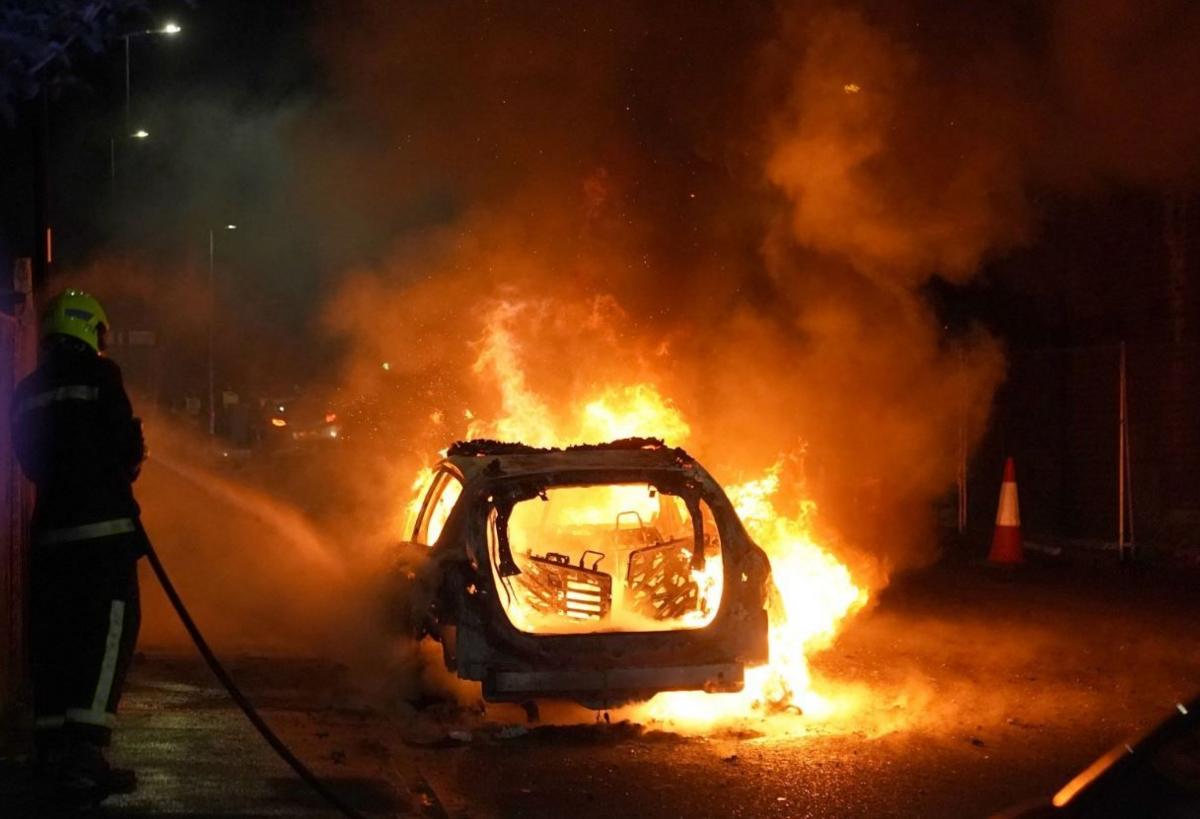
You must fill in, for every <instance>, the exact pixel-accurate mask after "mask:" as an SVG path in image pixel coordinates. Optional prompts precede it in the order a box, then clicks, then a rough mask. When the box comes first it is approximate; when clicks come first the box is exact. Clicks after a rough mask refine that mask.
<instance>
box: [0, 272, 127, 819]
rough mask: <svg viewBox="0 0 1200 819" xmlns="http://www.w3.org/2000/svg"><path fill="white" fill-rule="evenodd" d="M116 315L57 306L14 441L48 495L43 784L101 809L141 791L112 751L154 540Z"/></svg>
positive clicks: (39, 610) (35, 612)
mask: <svg viewBox="0 0 1200 819" xmlns="http://www.w3.org/2000/svg"><path fill="white" fill-rule="evenodd" d="M108 331H109V324H108V317H107V316H106V315H105V312H104V309H103V308H102V307H101V306H100V303H99V302H98V301H97V300H96V299H94V298H93V297H91V296H90V295H88V294H87V293H83V292H80V291H78V290H67V291H65V292H63V293H62V294H60V295H59V296H57V297H56V298H54V299H53V300H52V301H51V302H50V305H49V307H48V309H47V311H46V314H45V317H44V320H43V324H42V343H41V348H40V357H39V363H38V367H37V369H36V370H35V371H34V372H33V373H32V374H31V375H29V376H28V377H27V378H26V379H24V380H23V381H22V382H21V383H20V384H19V385H18V386H17V389H16V391H15V393H14V395H13V408H12V422H13V441H14V446H15V450H16V454H17V458H18V459H19V460H20V463H21V468H22V469H23V471H24V472H25V474H26V475H27V476H28V477H29V479H30V480H31V481H33V483H34V484H35V485H36V487H37V501H36V503H35V505H34V512H33V521H32V527H31V529H32V531H31V535H32V536H31V548H30V604H29V616H30V627H29V628H30V664H31V668H32V676H33V685H34V711H35V718H36V723H35V726H36V733H35V740H36V762H35V766H36V771H35V772H36V776H37V779H38V783H39V785H40V786H41V787H42V788H43V789H44V792H46V793H47V794H49V795H51V796H52V797H53V798H55V799H56V800H57V799H65V800H68V801H72V802H83V803H96V802H99V801H100V800H103V799H104V798H105V797H107V796H109V795H111V794H115V793H128V792H130V791H132V790H134V789H135V788H136V776H135V775H134V773H133V771H129V770H123V769H117V768H113V767H111V766H110V765H109V763H108V761H107V760H106V758H105V751H104V749H105V748H106V747H107V746H108V744H109V742H110V740H111V738H112V729H113V725H114V722H115V718H116V712H117V702H118V701H119V700H120V697H121V689H122V684H123V682H124V679H125V673H126V671H127V669H128V667H129V663H130V660H131V658H132V656H133V648H134V645H135V643H136V641H137V634H138V626H139V620H140V607H139V602H138V582H137V561H138V559H139V558H140V557H141V556H142V555H143V554H144V553H145V546H146V544H147V542H148V541H147V540H146V535H145V532H144V531H143V529H142V526H141V523H140V521H139V517H138V516H139V510H138V505H137V503H136V502H135V501H134V498H133V487H132V484H133V482H134V480H136V479H137V476H138V472H139V470H140V468H141V464H142V461H143V460H144V458H145V444H144V441H143V438H142V428H141V421H139V420H138V419H137V418H135V417H134V416H133V409H132V407H131V405H130V403H129V397H128V396H127V395H126V393H125V387H124V385H123V384H122V380H121V370H120V368H119V367H117V365H116V364H115V363H113V362H112V361H111V360H110V359H109V358H107V357H106V356H105V355H104V350H105V347H106V343H105V342H106V336H107V334H108Z"/></svg>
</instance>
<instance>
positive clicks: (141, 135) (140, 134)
mask: <svg viewBox="0 0 1200 819" xmlns="http://www.w3.org/2000/svg"><path fill="white" fill-rule="evenodd" d="M130 136H131V137H133V138H134V139H145V138H146V137H148V136H150V132H149V131H147V130H146V129H144V128H139V129H138V130H136V131H134V132H133V133H132V134H130Z"/></svg>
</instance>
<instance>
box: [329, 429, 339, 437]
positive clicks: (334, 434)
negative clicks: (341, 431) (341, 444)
mask: <svg viewBox="0 0 1200 819" xmlns="http://www.w3.org/2000/svg"><path fill="white" fill-rule="evenodd" d="M329 437H330V438H336V437H338V431H337V430H336V429H331V430H329Z"/></svg>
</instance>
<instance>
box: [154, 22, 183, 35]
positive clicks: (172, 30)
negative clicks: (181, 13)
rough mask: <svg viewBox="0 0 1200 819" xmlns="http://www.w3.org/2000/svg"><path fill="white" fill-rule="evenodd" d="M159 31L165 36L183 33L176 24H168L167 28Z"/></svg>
mask: <svg viewBox="0 0 1200 819" xmlns="http://www.w3.org/2000/svg"><path fill="white" fill-rule="evenodd" d="M159 31H161V32H162V33H163V34H178V33H179V32H181V31H183V29H182V28H180V27H179V25H178V24H176V23H167V24H166V25H165V26H163V27H162V28H161V29H159Z"/></svg>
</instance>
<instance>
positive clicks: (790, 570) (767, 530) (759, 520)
mask: <svg viewBox="0 0 1200 819" xmlns="http://www.w3.org/2000/svg"><path fill="white" fill-rule="evenodd" d="M530 309H531V308H530V307H529V306H527V305H524V304H521V303H511V302H502V303H500V304H499V305H498V306H497V307H496V308H495V310H494V311H493V312H492V314H491V315H490V316H489V317H488V320H487V325H486V331H485V333H484V337H483V339H482V342H481V343H480V345H479V348H478V356H477V359H476V361H475V366H474V371H475V373H476V374H477V375H480V376H485V377H486V378H487V379H489V380H491V381H492V382H493V383H494V386H495V387H496V389H497V391H498V393H499V398H500V407H499V412H498V414H497V416H498V417H496V418H494V419H493V420H486V419H485V418H483V417H482V416H481V415H480V414H479V413H478V412H475V411H471V410H466V411H464V412H462V413H461V415H462V416H463V417H464V419H465V420H466V422H467V435H468V437H490V438H498V439H502V440H512V441H522V442H525V443H529V444H533V445H537V446H564V445H569V444H573V443H578V442H599V441H608V440H614V439H618V438H628V437H635V436H646V437H659V438H663V439H664V440H665V441H666V442H667V443H668V444H669V445H681V444H683V443H684V442H685V441H686V440H687V439H688V438H689V436H690V435H691V432H692V430H691V427H690V426H689V424H688V422H687V420H686V418H685V417H684V414H683V412H682V411H681V410H680V409H679V407H677V406H676V405H675V403H674V402H673V401H672V400H671V399H670V398H669V397H667V396H665V395H663V394H662V393H661V392H660V391H659V390H658V388H657V387H656V386H655V384H654V383H652V382H650V381H635V382H633V383H626V384H606V385H602V386H600V387H594V388H592V389H591V390H589V391H587V392H586V393H585V394H584V395H582V397H581V398H579V399H578V400H575V401H573V402H571V403H570V406H567V407H561V408H558V409H557V410H552V408H551V406H550V403H549V402H548V401H547V400H546V399H545V398H544V397H543V396H541V395H539V394H538V392H537V391H536V390H535V389H534V388H533V387H532V386H531V379H530V377H529V375H528V374H527V373H526V371H525V370H524V369H523V367H522V348H521V344H520V342H519V340H518V333H517V331H516V329H515V322H516V321H517V320H518V319H520V318H521V317H522V316H523V314H524V313H525V312H526V311H528V310H530ZM438 417H439V418H446V417H450V415H449V414H447V413H440V412H439V413H438ZM785 465H786V461H785V460H784V459H780V460H779V461H778V462H776V463H775V464H773V465H772V466H770V467H769V468H767V469H766V471H765V472H764V473H762V474H761V475H759V476H758V477H755V478H753V479H750V480H747V481H745V482H743V483H739V484H734V485H730V486H727V487H726V493H727V495H728V496H729V499H730V501H731V502H732V503H733V505H734V508H735V509H736V511H737V513H738V515H739V517H740V518H741V520H742V522H743V524H744V525H745V526H746V529H747V531H748V532H749V533H750V535H751V536H752V537H753V539H754V540H755V542H756V543H758V545H759V546H761V547H762V548H763V549H764V550H765V551H766V552H767V554H768V556H769V557H770V561H771V567H772V579H773V584H774V590H773V593H772V594H771V600H770V604H769V609H768V614H769V620H770V631H769V636H770V662H769V663H768V664H767V665H765V666H762V667H758V668H750V669H747V671H746V678H745V686H744V689H743V690H742V691H741V692H739V693H733V694H713V693H706V692H671V693H664V694H659V695H658V696H656V697H655V698H654V699H653V700H651V701H650V702H648V703H646V704H645V705H643V706H641V707H639V708H638V709H637V715H638V716H640V717H642V718H646V719H649V720H654V721H663V722H668V723H670V724H672V725H673V726H675V727H682V728H701V729H703V728H708V727H711V726H713V725H717V724H721V723H727V722H733V721H737V720H744V719H764V718H771V717H775V716H781V715H787V714H793V715H795V714H803V715H804V717H805V718H806V719H809V720H813V719H822V718H828V717H830V716H832V715H833V714H834V712H835V711H836V710H837V708H838V704H839V700H838V699H837V698H836V697H828V696H825V695H823V694H820V693H818V692H817V691H816V690H815V689H814V685H813V680H812V677H811V674H810V672H809V667H808V657H809V656H810V655H811V654H812V653H813V652H816V651H818V650H820V649H822V648H825V647H828V646H829V645H830V643H831V642H832V641H833V639H834V638H835V637H836V635H837V633H838V631H839V628H840V626H841V624H842V623H843V622H844V621H845V619H846V618H847V617H848V616H850V615H851V614H852V613H853V612H855V611H857V610H858V609H861V608H862V607H863V606H864V605H865V604H866V602H867V599H868V593H867V591H866V589H865V588H864V587H862V586H860V585H859V584H857V583H856V582H855V580H854V578H853V577H852V575H851V573H850V571H849V569H848V568H847V567H846V566H845V565H844V564H843V563H842V562H841V561H839V560H838V559H837V558H836V557H835V556H834V555H833V554H832V553H831V552H830V551H829V550H827V549H826V548H824V547H823V546H822V545H821V544H820V543H819V542H818V539H817V536H816V535H815V533H814V522H815V519H816V516H817V506H816V504H815V503H814V502H812V501H811V500H801V501H799V502H797V503H795V504H794V505H793V506H791V507H785V506H784V501H783V500H782V498H783V497H790V496H793V495H795V494H796V492H795V489H796V486H795V485H794V484H785V481H784V472H785ZM431 475H432V473H431V471H430V470H429V469H424V470H422V472H421V475H420V476H419V477H418V479H417V481H416V484H415V485H414V488H417V489H420V488H423V487H426V486H427V485H428V483H429V480H430V478H431ZM645 489H646V487H644V486H642V487H625V486H621V487H604V488H603V491H604V492H606V493H608V494H605V495H603V497H604V498H605V499H606V500H607V499H614V498H619V499H620V504H619V505H621V508H628V509H641V508H642V507H643V506H644V505H645V503H646V492H645ZM420 498H421V495H420V494H418V496H417V500H415V501H414V502H413V503H412V504H410V505H409V507H408V513H409V516H410V521H411V520H412V519H414V518H415V515H416V514H417V513H418V512H419V510H420V503H421V501H420ZM639 504H640V505H639ZM599 505H602V506H605V507H608V506H610V504H609V503H601V504H599ZM596 511H597V510H595V509H588V508H575V509H572V510H570V514H572V515H574V516H575V519H576V520H577V521H578V522H580V523H585V522H593V519H594V515H595V513H596ZM644 511H645V513H646V514H647V515H651V514H653V513H652V512H651V511H649V510H644ZM647 519H649V518H647ZM608 520H610V521H611V518H608ZM409 527H410V528H411V523H410V524H409ZM691 579H692V580H693V581H694V582H695V583H696V584H697V586H698V588H699V592H700V599H701V601H702V602H701V604H700V606H699V609H698V611H695V612H689V613H688V614H687V615H685V616H684V617H682V618H680V619H679V620H677V621H675V623H676V625H675V626H674V627H683V628H687V627H697V626H702V625H704V624H706V623H707V622H709V621H710V620H711V616H712V613H713V612H714V611H715V608H716V606H717V604H718V603H719V601H720V599H721V593H722V590H723V585H724V569H723V566H722V563H721V560H720V557H719V555H718V556H716V557H715V558H713V559H710V560H708V561H706V565H705V568H704V569H703V570H702V571H693V572H692V576H691ZM525 616H526V615H525V614H520V615H518V617H519V618H521V619H523V618H524V617H525ZM526 625H530V623H529V622H526Z"/></svg>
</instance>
